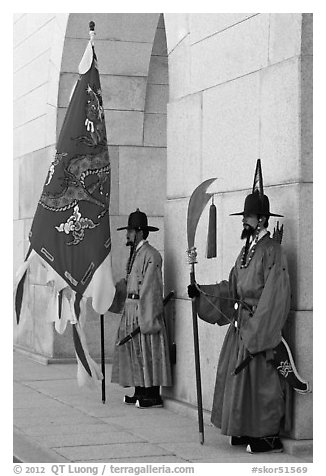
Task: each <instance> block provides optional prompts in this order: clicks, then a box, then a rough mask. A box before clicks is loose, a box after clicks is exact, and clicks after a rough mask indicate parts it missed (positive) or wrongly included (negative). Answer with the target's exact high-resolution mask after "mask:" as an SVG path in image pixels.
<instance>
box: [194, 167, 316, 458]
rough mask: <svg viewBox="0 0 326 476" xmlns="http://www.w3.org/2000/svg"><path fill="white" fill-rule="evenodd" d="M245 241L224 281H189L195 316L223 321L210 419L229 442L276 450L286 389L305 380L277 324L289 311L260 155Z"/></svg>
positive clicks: (300, 387) (286, 419) (284, 420)
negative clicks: (272, 235) (194, 305)
mask: <svg viewBox="0 0 326 476" xmlns="http://www.w3.org/2000/svg"><path fill="white" fill-rule="evenodd" d="M232 215H242V216H243V219H242V221H243V231H242V235H241V238H242V239H245V240H246V241H245V246H244V247H243V248H242V250H241V252H240V254H239V256H238V258H237V260H236V262H235V265H234V267H233V268H232V270H231V272H230V275H229V280H228V281H222V282H220V283H218V284H213V285H198V284H197V283H196V284H193V285H190V286H188V295H189V297H191V298H194V297H195V298H196V303H197V309H198V315H199V317H200V318H201V319H203V320H205V321H207V322H209V323H211V324H215V323H217V324H218V325H226V324H230V326H229V329H228V331H227V333H226V336H225V340H224V343H223V346H222V349H221V353H220V357H219V363H218V369H217V375H216V385H215V392H214V400H213V408H212V416H211V420H212V423H213V424H214V425H215V426H217V427H218V428H221V433H222V434H225V435H229V436H230V443H231V445H245V446H246V449H247V451H248V452H250V453H261V452H281V451H282V450H283V445H282V442H281V440H280V437H279V434H280V430H281V426H282V425H283V428H285V429H287V430H288V429H289V428H290V390H291V388H294V389H295V390H296V391H298V392H299V393H307V392H308V391H309V385H308V383H307V382H305V381H304V380H303V379H301V378H300V377H299V375H298V373H297V371H296V369H295V365H294V362H293V358H292V354H291V352H290V349H289V347H288V345H287V343H286V341H285V339H284V337H282V329H283V327H284V324H285V322H286V319H287V317H288V313H289V310H290V281H289V273H288V265H287V260H286V256H285V254H284V251H283V249H282V247H281V245H280V243H279V242H277V240H275V239H273V238H272V237H271V236H270V233H269V232H268V231H267V227H268V220H269V217H270V216H276V217H280V216H282V215H278V214H275V213H271V212H270V206H269V199H268V197H267V196H266V195H264V192H263V180H262V173H261V164H260V160H258V161H257V166H256V172H255V178H254V186H253V190H252V193H251V194H249V195H248V196H247V197H246V199H245V204H244V210H243V211H242V212H239V213H233V214H232Z"/></svg>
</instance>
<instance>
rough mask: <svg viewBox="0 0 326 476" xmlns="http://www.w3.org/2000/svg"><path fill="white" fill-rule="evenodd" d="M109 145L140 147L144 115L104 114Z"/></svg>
mask: <svg viewBox="0 0 326 476" xmlns="http://www.w3.org/2000/svg"><path fill="white" fill-rule="evenodd" d="M105 118H106V133H107V139H108V144H109V145H142V143H143V122H144V114H143V113H142V112H137V111H109V112H106V113H105Z"/></svg>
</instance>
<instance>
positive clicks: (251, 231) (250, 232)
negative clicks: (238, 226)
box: [241, 225, 256, 240]
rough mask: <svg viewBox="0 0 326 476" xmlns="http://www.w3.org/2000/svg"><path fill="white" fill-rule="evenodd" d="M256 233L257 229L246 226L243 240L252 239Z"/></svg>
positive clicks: (242, 233) (242, 234) (242, 236)
mask: <svg viewBox="0 0 326 476" xmlns="http://www.w3.org/2000/svg"><path fill="white" fill-rule="evenodd" d="M255 231H256V230H255V228H253V227H252V226H251V225H244V226H243V230H242V232H241V240H246V239H247V238H250V237H251V236H253V235H254V233H255Z"/></svg>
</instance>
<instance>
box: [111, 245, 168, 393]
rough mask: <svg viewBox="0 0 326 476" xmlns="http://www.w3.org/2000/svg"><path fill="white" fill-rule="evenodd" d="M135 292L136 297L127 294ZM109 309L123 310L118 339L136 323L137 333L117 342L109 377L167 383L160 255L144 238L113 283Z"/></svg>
mask: <svg viewBox="0 0 326 476" xmlns="http://www.w3.org/2000/svg"><path fill="white" fill-rule="evenodd" d="M131 295H138V296H139V299H131V298H130V297H128V296H131ZM109 310H110V311H111V312H116V313H119V312H121V311H122V316H121V321H120V326H119V329H118V335H117V342H119V341H120V340H121V339H123V338H124V337H126V336H127V335H128V334H130V333H131V332H132V331H133V330H135V329H136V328H137V327H140V333H139V334H136V335H135V336H134V337H133V338H132V339H131V340H129V341H128V342H127V343H126V344H124V345H122V346H116V347H115V352H114V356H113V366H112V376H111V381H112V382H114V383H119V384H120V385H121V386H123V387H132V386H133V387H135V386H138V387H151V386H154V385H155V386H170V385H171V384H172V380H171V366H170V358H169V344H168V339H167V332H166V326H165V321H164V315H163V286H162V257H161V255H160V253H159V252H158V251H157V250H156V249H155V248H153V247H152V246H151V245H150V244H149V243H148V242H147V241H145V242H144V244H143V245H142V246H141V247H140V249H139V250H138V251H137V254H136V257H135V260H134V262H133V265H132V268H131V271H130V274H129V275H128V276H127V280H121V281H119V282H118V283H117V285H116V295H115V298H114V301H113V304H112V306H111V308H110V309H109Z"/></svg>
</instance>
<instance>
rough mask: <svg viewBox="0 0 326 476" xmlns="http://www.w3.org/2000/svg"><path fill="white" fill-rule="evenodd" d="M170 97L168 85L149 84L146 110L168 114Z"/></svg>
mask: <svg viewBox="0 0 326 476" xmlns="http://www.w3.org/2000/svg"><path fill="white" fill-rule="evenodd" d="M168 97H169V87H168V85H165V84H148V86H147V92H146V108H145V109H146V112H150V113H159V114H166V105H167V102H168Z"/></svg>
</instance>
